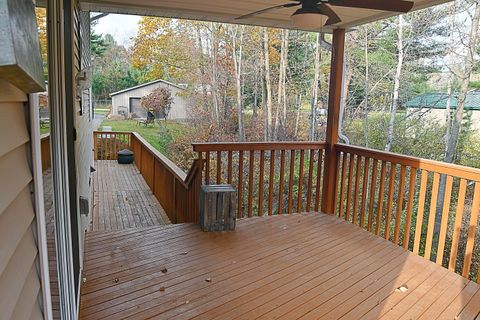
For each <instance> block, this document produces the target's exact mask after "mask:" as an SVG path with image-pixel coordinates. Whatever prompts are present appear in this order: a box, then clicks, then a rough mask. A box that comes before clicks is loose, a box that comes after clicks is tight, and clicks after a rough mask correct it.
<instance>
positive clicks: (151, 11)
mask: <svg viewBox="0 0 480 320" xmlns="http://www.w3.org/2000/svg"><path fill="white" fill-rule="evenodd" d="M79 1H80V3H81V8H82V10H85V11H93V12H109V13H122V14H135V15H147V16H159V17H168V18H181V19H190V20H200V21H213V22H224V23H241V24H246V25H256V26H264V27H274V28H285V29H296V28H295V27H294V26H293V24H292V23H291V20H290V15H291V14H292V13H293V12H294V11H295V10H296V8H288V9H280V10H276V11H273V12H270V13H265V14H262V15H258V16H256V17H252V18H249V19H244V20H241V21H239V20H235V17H238V16H241V15H243V14H246V13H249V12H253V11H256V10H260V9H263V8H266V7H269V6H274V5H278V4H282V3H287V2H288V0H287V1H286V0H135V1H133V0H79ZM379 1H389V0H379ZM448 1H449V0H414V2H415V5H414V7H413V10H419V9H424V8H427V7H432V6H435V5H438V4H441V3H445V2H448ZM335 12H337V14H338V15H339V16H340V18H341V20H342V21H341V22H340V23H338V24H335V25H333V26H329V27H324V28H323V29H322V30H321V31H323V32H331V31H332V30H333V29H337V28H342V29H351V28H354V27H356V26H359V25H362V24H365V23H368V22H373V21H377V20H381V19H385V18H388V17H391V16H394V15H396V14H395V13H392V12H388V11H379V10H367V9H354V8H342V7H335Z"/></svg>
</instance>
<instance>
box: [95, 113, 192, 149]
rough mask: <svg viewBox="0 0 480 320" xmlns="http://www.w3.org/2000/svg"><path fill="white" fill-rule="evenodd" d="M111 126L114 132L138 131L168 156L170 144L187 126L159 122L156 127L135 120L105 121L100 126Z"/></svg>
mask: <svg viewBox="0 0 480 320" xmlns="http://www.w3.org/2000/svg"><path fill="white" fill-rule="evenodd" d="M102 126H111V127H112V130H113V131H136V132H138V133H139V134H140V135H141V136H142V137H143V138H145V140H147V141H148V142H150V144H151V145H152V146H153V147H155V149H157V150H158V151H160V152H161V153H163V154H164V155H166V156H168V155H169V154H168V144H169V143H171V142H172V141H174V139H175V138H176V137H178V136H180V135H181V134H182V133H183V131H184V129H185V125H184V124H181V123H178V122H174V121H166V122H165V121H161V122H157V123H156V124H155V126H154V127H152V126H147V127H145V126H143V125H137V121H135V120H104V121H103V122H102V124H101V125H100V130H101V128H102Z"/></svg>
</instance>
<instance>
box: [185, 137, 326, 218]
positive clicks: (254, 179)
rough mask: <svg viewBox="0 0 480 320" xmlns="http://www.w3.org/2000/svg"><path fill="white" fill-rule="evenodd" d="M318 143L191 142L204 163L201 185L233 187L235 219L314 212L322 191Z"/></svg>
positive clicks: (321, 149) (322, 144) (318, 206)
mask: <svg viewBox="0 0 480 320" xmlns="http://www.w3.org/2000/svg"><path fill="white" fill-rule="evenodd" d="M324 149H325V144H324V143H320V142H268V143H256V142H249V143H194V144H193V150H194V151H195V152H198V158H199V159H202V160H204V163H205V165H204V170H203V174H202V177H203V179H202V183H203V184H207V185H208V184H221V183H228V184H232V185H233V186H234V187H236V189H237V201H238V204H237V217H238V218H242V217H252V216H262V215H264V214H268V215H272V214H283V213H292V212H304V211H318V210H319V208H320V201H321V192H322V172H323V153H324Z"/></svg>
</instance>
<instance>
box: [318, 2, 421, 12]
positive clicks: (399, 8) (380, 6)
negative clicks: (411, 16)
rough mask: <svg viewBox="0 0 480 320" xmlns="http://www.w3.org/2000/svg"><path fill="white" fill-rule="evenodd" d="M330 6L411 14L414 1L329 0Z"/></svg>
mask: <svg viewBox="0 0 480 320" xmlns="http://www.w3.org/2000/svg"><path fill="white" fill-rule="evenodd" d="M327 3H328V4H330V5H332V6H338V7H351V8H363V9H373V10H382V11H392V12H403V13H406V12H409V11H410V10H411V9H412V7H413V2H412V1H404V0H388V1H379V0H328V1H327Z"/></svg>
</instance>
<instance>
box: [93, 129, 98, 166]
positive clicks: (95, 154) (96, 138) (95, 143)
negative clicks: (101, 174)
mask: <svg viewBox="0 0 480 320" xmlns="http://www.w3.org/2000/svg"><path fill="white" fill-rule="evenodd" d="M93 150H94V154H93V160H98V133H96V132H94V133H93Z"/></svg>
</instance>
